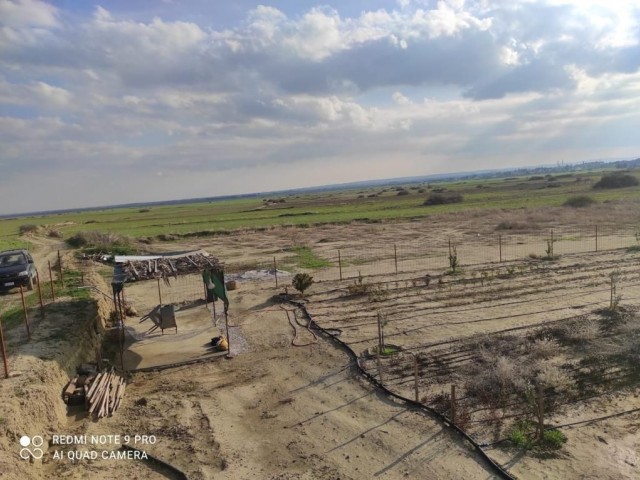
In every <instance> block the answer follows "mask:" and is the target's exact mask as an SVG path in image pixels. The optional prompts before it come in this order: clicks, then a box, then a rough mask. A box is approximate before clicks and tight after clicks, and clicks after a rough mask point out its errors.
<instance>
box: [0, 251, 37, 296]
mask: <svg viewBox="0 0 640 480" xmlns="http://www.w3.org/2000/svg"><path fill="white" fill-rule="evenodd" d="M37 275H38V272H37V271H36V266H35V264H34V263H33V258H32V257H31V254H30V253H29V252H27V251H26V250H9V251H7V252H0V291H2V290H9V289H11V288H15V287H19V286H20V285H22V286H23V287H27V290H33V286H34V284H35V283H36V276H37Z"/></svg>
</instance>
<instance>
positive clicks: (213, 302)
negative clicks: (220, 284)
mask: <svg viewBox="0 0 640 480" xmlns="http://www.w3.org/2000/svg"><path fill="white" fill-rule="evenodd" d="M211 305H212V306H213V324H214V325H218V319H217V318H216V315H217V314H216V300H215V297H214V299H213V301H212V302H211Z"/></svg>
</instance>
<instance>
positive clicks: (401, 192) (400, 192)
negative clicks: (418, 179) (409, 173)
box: [396, 190, 409, 195]
mask: <svg viewBox="0 0 640 480" xmlns="http://www.w3.org/2000/svg"><path fill="white" fill-rule="evenodd" d="M396 195H409V192H408V191H406V190H398V193H397V194H396Z"/></svg>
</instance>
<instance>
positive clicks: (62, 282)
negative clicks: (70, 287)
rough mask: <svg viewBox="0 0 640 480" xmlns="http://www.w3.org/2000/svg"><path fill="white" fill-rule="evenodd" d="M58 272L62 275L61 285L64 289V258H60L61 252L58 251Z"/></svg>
mask: <svg viewBox="0 0 640 480" xmlns="http://www.w3.org/2000/svg"><path fill="white" fill-rule="evenodd" d="M58 272H59V273H60V285H62V288H64V276H63V275H62V258H61V257H60V250H58Z"/></svg>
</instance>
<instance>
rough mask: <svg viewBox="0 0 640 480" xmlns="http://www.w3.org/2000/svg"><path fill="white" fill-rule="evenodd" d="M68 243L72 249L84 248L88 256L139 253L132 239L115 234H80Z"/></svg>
mask: <svg viewBox="0 0 640 480" xmlns="http://www.w3.org/2000/svg"><path fill="white" fill-rule="evenodd" d="M66 241H67V244H68V245H69V246H70V247H73V248H82V250H83V251H84V252H85V253H88V254H92V253H111V254H114V255H132V254H135V253H138V249H137V248H136V246H135V245H134V243H133V241H132V240H131V239H129V238H127V237H123V236H121V235H116V234H114V233H101V232H78V233H76V234H75V235H73V236H72V237H69V238H67V240H66Z"/></svg>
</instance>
